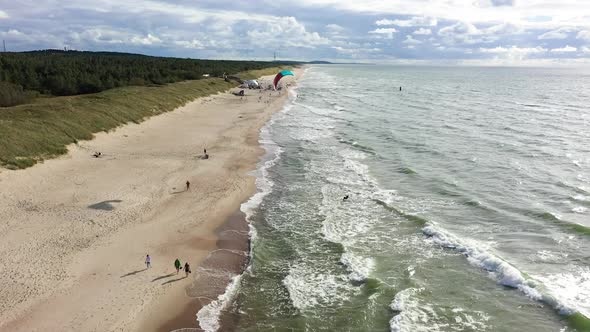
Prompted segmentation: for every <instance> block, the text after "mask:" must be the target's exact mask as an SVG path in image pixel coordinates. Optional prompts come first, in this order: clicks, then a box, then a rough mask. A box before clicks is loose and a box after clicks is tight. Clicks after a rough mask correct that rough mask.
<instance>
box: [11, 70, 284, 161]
mask: <svg viewBox="0 0 590 332" xmlns="http://www.w3.org/2000/svg"><path fill="white" fill-rule="evenodd" d="M277 70H279V68H268V69H263V70H254V71H251V72H244V73H241V74H240V77H242V78H243V79H249V78H253V77H259V76H262V75H270V74H273V73H276V72H277ZM235 86H236V83H235V82H231V83H230V82H225V81H224V80H223V79H220V78H209V79H202V80H195V81H185V82H178V83H172V84H167V85H162V86H147V87H146V86H128V87H123V88H116V89H111V90H106V91H103V92H100V93H96V94H88V95H77V96H68V97H48V98H37V99H36V100H35V101H34V102H33V103H31V104H26V105H18V106H14V107H6V108H0V165H1V166H2V167H5V168H8V169H22V168H27V167H30V166H33V165H34V164H36V163H37V162H39V161H42V160H44V159H49V158H53V157H56V156H59V155H62V154H65V153H67V145H69V144H71V143H77V142H78V141H80V140H89V139H92V138H93V137H94V133H97V132H101V131H109V130H112V129H114V128H116V127H118V126H120V125H122V124H125V123H128V122H134V123H139V122H141V121H143V120H145V119H146V118H148V117H150V116H154V115H158V114H161V113H164V112H169V111H172V110H174V109H175V108H177V107H180V106H182V105H184V104H186V103H187V102H189V101H191V100H194V99H195V98H198V97H203V96H208V95H211V94H215V93H218V92H221V91H225V90H228V89H230V88H232V87H235Z"/></svg>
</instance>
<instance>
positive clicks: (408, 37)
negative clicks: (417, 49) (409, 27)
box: [402, 35, 422, 45]
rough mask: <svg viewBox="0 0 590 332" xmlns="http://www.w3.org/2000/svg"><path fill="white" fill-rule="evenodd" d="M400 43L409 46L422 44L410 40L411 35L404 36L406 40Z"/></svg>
mask: <svg viewBox="0 0 590 332" xmlns="http://www.w3.org/2000/svg"><path fill="white" fill-rule="evenodd" d="M402 43H404V44H410V45H418V44H422V42H421V41H419V40H417V39H414V38H412V36H411V35H406V40H404V41H403V42H402Z"/></svg>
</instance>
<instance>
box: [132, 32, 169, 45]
mask: <svg viewBox="0 0 590 332" xmlns="http://www.w3.org/2000/svg"><path fill="white" fill-rule="evenodd" d="M130 42H131V44H136V45H153V44H158V43H161V42H162V40H161V39H160V38H158V37H156V36H154V35H152V34H149V33H148V35H147V36H133V37H131V39H130Z"/></svg>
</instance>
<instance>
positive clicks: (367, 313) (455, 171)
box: [211, 66, 590, 332]
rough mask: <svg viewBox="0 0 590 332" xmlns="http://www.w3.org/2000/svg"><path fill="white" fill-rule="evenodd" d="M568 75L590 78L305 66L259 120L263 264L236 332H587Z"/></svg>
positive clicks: (258, 243)
mask: <svg viewBox="0 0 590 332" xmlns="http://www.w3.org/2000/svg"><path fill="white" fill-rule="evenodd" d="M549 81H550V82H551V84H547V82H549ZM572 82H573V83H575V84H578V85H580V86H582V85H584V86H588V87H590V76H583V75H580V74H579V73H575V72H568V71H559V70H548V71H547V70H539V69H530V70H529V69H518V70H517V69H513V70H505V69H491V68H463V69H449V68H410V67H379V66H316V67H312V68H311V69H310V70H309V71H308V72H307V74H306V76H305V77H304V79H303V80H301V81H300V82H299V87H298V89H297V96H296V98H293V99H292V100H291V103H290V105H289V106H288V107H287V108H286V109H285V110H284V111H283V112H280V113H278V114H276V115H275V116H274V117H273V119H272V121H271V122H270V123H269V125H267V126H266V127H265V128H264V130H263V135H262V143H263V145H264V146H265V147H266V148H267V151H268V153H267V156H266V157H265V159H263V161H262V162H261V164H260V169H259V171H258V173H257V176H258V181H257V185H258V188H259V193H258V194H257V195H256V196H254V197H253V198H252V199H251V200H250V201H249V202H248V203H246V204H244V206H243V210H244V211H246V213H247V215H248V220H249V221H250V222H251V227H252V230H251V232H252V235H253V247H252V262H251V266H250V268H249V270H248V272H247V273H246V274H244V275H243V277H242V278H241V279H239V287H235V288H234V289H233V290H232V292H231V293H232V294H233V295H232V296H231V300H229V302H231V305H228V306H227V307H224V308H225V309H224V310H228V311H231V312H233V314H234V316H233V317H235V320H236V322H237V323H236V324H237V328H238V329H239V330H241V331H257V330H272V329H278V330H282V329H292V330H308V331H316V330H342V331H363V330H391V331H513V330H514V331H516V329H515V327H518V329H517V330H518V331H534V332H537V331H582V330H583V329H580V326H581V325H580V321H581V322H584V321H585V320H584V318H583V317H582V318H580V314H581V315H586V316H589V315H590V303H589V302H588V298H590V283H589V282H588V280H590V279H589V278H590V276H589V275H588V273H589V272H588V266H590V258H589V256H588V255H587V252H590V251H589V249H590V222H589V220H590V215H589V214H588V213H589V212H588V210H587V209H588V207H590V205H587V204H586V203H588V200H587V199H586V198H587V197H590V192H588V191H586V189H587V188H586V187H587V183H588V182H587V181H588V180H587V179H589V178H590V170H589V169H588V166H589V165H588V164H587V162H586V161H588V160H590V149H588V148H587V147H588V146H590V144H589V143H590V137H589V136H588V135H584V134H583V133H587V132H590V123H588V121H587V120H585V119H584V115H585V114H586V113H587V112H588V111H587V110H586V108H585V106H584V105H586V104H587V103H588V102H589V101H588V100H585V99H584V98H586V97H582V96H579V95H577V94H576V91H574V90H571V89H567V88H566V87H567V86H569V85H570V84H573V83H572ZM399 85H403V86H404V90H403V91H402V92H401V93H400V92H399V91H398V90H396V89H393V88H392V86H393V87H396V86H399ZM557 92H559V93H557ZM293 97H295V96H293ZM574 161H575V162H574ZM344 195H349V197H350V198H349V199H348V200H346V201H344V200H343V199H342V197H343V196H344ZM232 287H233V286H232ZM228 298H229V297H228ZM572 315H576V316H572ZM211 326H213V327H214V325H211ZM576 328H578V330H576ZM213 329H214V328H213Z"/></svg>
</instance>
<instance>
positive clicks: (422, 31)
mask: <svg viewBox="0 0 590 332" xmlns="http://www.w3.org/2000/svg"><path fill="white" fill-rule="evenodd" d="M414 34H415V35H424V36H427V35H430V34H432V30H430V29H425V28H420V29H418V30H416V31H414Z"/></svg>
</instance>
